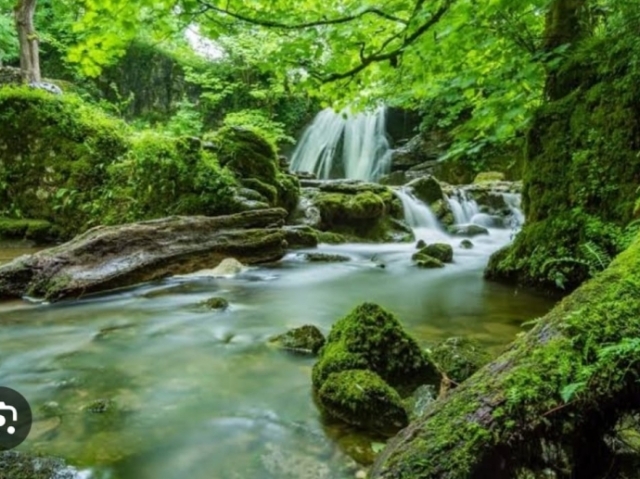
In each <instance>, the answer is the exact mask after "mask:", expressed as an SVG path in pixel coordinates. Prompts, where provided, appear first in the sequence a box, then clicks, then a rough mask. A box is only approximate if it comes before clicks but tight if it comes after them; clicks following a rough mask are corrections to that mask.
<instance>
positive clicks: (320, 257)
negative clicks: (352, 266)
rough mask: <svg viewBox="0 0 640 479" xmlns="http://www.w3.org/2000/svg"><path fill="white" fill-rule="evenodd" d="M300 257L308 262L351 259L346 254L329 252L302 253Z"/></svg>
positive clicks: (332, 261) (333, 261)
mask: <svg viewBox="0 0 640 479" xmlns="http://www.w3.org/2000/svg"><path fill="white" fill-rule="evenodd" d="M302 257H303V258H304V259H305V260H306V261H308V262H309V263H344V262H347V261H350V260H351V258H349V257H348V256H344V255H341V254H329V253H304V254H303V255H302Z"/></svg>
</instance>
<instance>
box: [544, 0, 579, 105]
mask: <svg viewBox="0 0 640 479" xmlns="http://www.w3.org/2000/svg"><path fill="white" fill-rule="evenodd" d="M587 3H588V0H553V2H552V3H551V5H550V6H549V11H548V12H547V20H546V27H545V35H544V49H545V51H546V52H547V53H549V54H552V53H553V52H554V51H556V49H557V48H559V47H562V46H565V45H568V46H570V45H575V44H576V43H577V42H578V41H579V40H580V39H581V38H582V36H583V34H584V28H583V23H582V22H581V19H580V14H581V12H583V11H584V9H585V8H586V5H587ZM551 58H552V59H553V58H554V55H553V54H552V55H551ZM559 70H560V69H559V68H558V67H557V66H551V67H549V69H548V71H547V81H546V86H545V90H546V94H547V97H548V98H549V99H550V100H558V99H560V98H562V97H563V96H565V95H567V94H568V93H570V92H571V91H570V90H569V91H567V90H568V89H567V88H563V86H562V85H564V82H562V81H559V79H558V78H557V77H558V75H559V74H560V72H559Z"/></svg>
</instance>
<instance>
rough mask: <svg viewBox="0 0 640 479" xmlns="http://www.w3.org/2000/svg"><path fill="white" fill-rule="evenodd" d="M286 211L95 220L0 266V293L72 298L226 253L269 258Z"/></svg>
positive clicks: (183, 269) (281, 236)
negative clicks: (112, 221)
mask: <svg viewBox="0 0 640 479" xmlns="http://www.w3.org/2000/svg"><path fill="white" fill-rule="evenodd" d="M286 214H287V212H286V211H285V210H283V209H280V208H274V209H267V210H261V211H249V212H245V213H239V214H235V215H229V216H217V217H206V216H175V217H170V218H164V219H160V220H152V221H145V222H140V223H131V224H126V225H121V226H109V227H102V226H100V227H96V228H93V229H91V230H89V231H87V232H86V233H84V234H82V235H80V236H78V237H76V238H75V239H73V240H72V241H69V242H68V243H65V244H63V245H61V246H57V247H55V248H51V249H47V250H44V251H40V252H38V253H36V254H33V255H30V256H25V257H20V258H17V259H15V260H14V261H12V262H11V263H8V264H6V265H4V266H2V267H0V299H2V298H16V297H17V298H19V297H22V296H24V295H28V296H34V297H41V298H45V299H48V300H51V301H53V300H59V299H63V298H78V297H80V296H83V295H85V294H88V293H94V292H98V291H107V290H110V289H114V288H118V287H124V286H130V285H133V284H136V283H140V282H143V281H151V280H154V279H158V278H163V277H166V276H170V275H174V274H185V273H192V272H194V271H198V270H201V269H207V268H213V267H215V266H217V265H218V264H219V263H220V262H221V261H222V260H223V259H225V258H228V257H234V258H236V259H238V260H240V261H241V262H243V263H245V264H253V263H261V262H268V261H275V260H278V259H280V258H282V256H284V254H285V249H286V245H287V243H286V241H285V233H284V231H283V230H282V229H281V228H280V226H282V224H283V223H284V218H285V216H286Z"/></svg>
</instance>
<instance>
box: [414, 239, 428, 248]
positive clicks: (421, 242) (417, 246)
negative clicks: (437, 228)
mask: <svg viewBox="0 0 640 479" xmlns="http://www.w3.org/2000/svg"><path fill="white" fill-rule="evenodd" d="M425 246H427V242H426V241H425V240H422V239H421V240H418V242H417V243H416V249H422V248H424V247H425Z"/></svg>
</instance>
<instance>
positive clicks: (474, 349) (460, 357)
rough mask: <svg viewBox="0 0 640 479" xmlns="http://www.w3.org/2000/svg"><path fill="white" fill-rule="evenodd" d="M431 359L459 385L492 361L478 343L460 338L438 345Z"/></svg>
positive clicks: (450, 339) (431, 354) (432, 352)
mask: <svg viewBox="0 0 640 479" xmlns="http://www.w3.org/2000/svg"><path fill="white" fill-rule="evenodd" d="M430 357H431V359H432V360H433V362H434V363H436V364H437V365H438V367H440V368H441V370H442V371H444V372H445V373H446V375H447V376H448V377H449V378H450V379H452V380H454V381H455V382H457V383H461V382H462V381H464V380H465V379H467V378H468V377H470V376H471V375H472V374H473V373H475V372H476V371H477V370H478V369H480V368H481V367H482V366H484V365H485V364H487V363H488V362H489V360H490V359H491V357H490V356H489V354H488V353H487V352H486V350H485V349H484V348H482V347H481V346H480V344H478V343H477V342H476V341H473V340H471V339H467V338H458V337H454V338H449V339H447V340H445V341H443V342H442V343H440V344H439V345H437V346H436V347H435V348H433V350H431V352H430Z"/></svg>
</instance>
